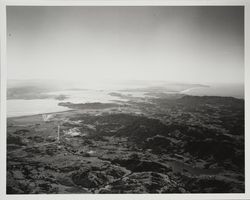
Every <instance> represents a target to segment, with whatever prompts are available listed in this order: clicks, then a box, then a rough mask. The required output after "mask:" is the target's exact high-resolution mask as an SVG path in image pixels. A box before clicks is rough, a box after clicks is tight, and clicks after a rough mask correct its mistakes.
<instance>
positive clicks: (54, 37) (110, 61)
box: [7, 6, 244, 83]
mask: <svg viewBox="0 0 250 200" xmlns="http://www.w3.org/2000/svg"><path fill="white" fill-rule="evenodd" d="M7 34H8V35H7V38H8V39H7V56H8V59H7V61H8V78H9V79H68V80H78V79H79V80H80V79H81V80H91V81H97V80H104V79H113V80H116V79H122V80H166V81H178V82H195V83H205V82H230V83H236V82H237V83H238V82H243V81H244V9H243V7H222V6H219V7H207V6H205V7H171V6H162V7H146V6H145V7H24V6H22V7H17V6H11V7H10V6H9V7H8V8H7Z"/></svg>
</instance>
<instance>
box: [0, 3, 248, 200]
mask: <svg viewBox="0 0 250 200" xmlns="http://www.w3.org/2000/svg"><path fill="white" fill-rule="evenodd" d="M0 3H1V5H0V6H1V7H0V27H1V32H0V34H1V35H0V36H1V43H0V44H1V57H0V59H1V71H0V75H1V78H0V81H1V82H0V84H1V88H0V92H1V100H0V103H1V107H0V112H1V113H0V114H1V116H0V130H1V132H0V133H1V134H0V158H1V164H0V199H1V200H5V199H14V200H16V199H25V200H26V199H28V200H29V199H36V200H40V199H49V200H64V199H72V200H75V199H83V198H84V199H91V200H92V199H95V200H96V199H104V200H109V199H111V200H112V199H120V200H122V199H139V200H140V199H143V200H145V199H160V200H163V199H171V200H175V199H176V200H178V199H181V200H185V199H192V200H195V199H206V200H208V199H250V135H249V134H250V87H249V86H250V80H249V79H250V69H249V68H250V62H249V58H250V50H249V44H250V40H249V31H250V30H249V24H250V9H249V8H250V3H249V2H248V0H72V1H71V0H2V1H1V0H0ZM7 6H244V15H245V16H244V30H245V38H244V45H245V46H244V47H245V51H244V55H245V56H244V58H245V62H244V70H245V85H244V87H245V193H226V194H209V193H206V194H187V193H186V194H50V195H42V194H35V195H31V194H29V195H7V194H6V118H7V115H6V111H7V109H6V88H7V87H6V86H7V51H6V48H7V43H6V30H7V24H6V23H7V22H6V11H7Z"/></svg>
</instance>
